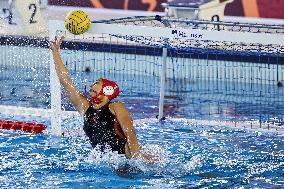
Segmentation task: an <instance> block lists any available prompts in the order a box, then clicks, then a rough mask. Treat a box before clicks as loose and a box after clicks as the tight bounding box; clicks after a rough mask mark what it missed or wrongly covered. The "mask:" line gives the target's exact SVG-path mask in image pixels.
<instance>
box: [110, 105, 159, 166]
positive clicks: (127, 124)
mask: <svg viewBox="0 0 284 189" xmlns="http://www.w3.org/2000/svg"><path fill="white" fill-rule="evenodd" d="M111 106H112V107H111V109H113V111H114V113H115V114H116V118H117V120H118V122H119V124H120V126H121V128H122V131H123V133H124V135H125V136H126V139H127V146H128V148H129V152H130V158H143V159H144V160H147V161H149V162H154V160H153V159H152V158H153V157H152V156H151V155H149V154H144V153H141V150H140V145H139V143H138V140H137V136H136V133H135V129H134V126H133V120H132V118H131V115H130V113H129V111H128V110H127V109H126V107H125V106H124V104H122V103H121V102H114V103H112V105H111Z"/></svg>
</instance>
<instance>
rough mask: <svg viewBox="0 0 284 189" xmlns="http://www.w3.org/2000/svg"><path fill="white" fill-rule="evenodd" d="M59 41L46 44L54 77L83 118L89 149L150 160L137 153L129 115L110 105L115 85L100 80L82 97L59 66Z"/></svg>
mask: <svg viewBox="0 0 284 189" xmlns="http://www.w3.org/2000/svg"><path fill="white" fill-rule="evenodd" d="M62 41H63V37H58V38H55V40H54V41H52V42H51V43H50V48H51V50H52V55H53V59H54V62H55V69H56V73H57V75H58V78H59V81H60V83H61V85H62V86H63V87H64V90H65V92H66V94H67V96H68V97H69V99H70V101H71V103H72V104H73V105H74V107H75V108H76V110H77V111H78V112H79V113H80V115H81V116H83V117H84V127H83V128H84V131H85V134H86V135H87V136H88V137H89V140H90V143H91V145H92V147H93V148H95V147H96V148H97V147H98V148H99V149H100V150H101V151H104V150H106V149H110V150H111V151H117V152H118V153H119V154H125V156H126V157H127V158H139V157H142V158H143V159H145V160H150V155H147V154H142V153H141V151H140V146H139V143H138V140H137V137H136V133H135V130H134V127H133V121H132V118H131V115H130V113H129V112H128V110H127V109H126V107H125V106H124V104H123V103H121V102H112V101H111V100H112V99H114V98H116V97H117V96H118V95H119V88H118V85H117V84H116V83H115V82H114V81H110V80H107V79H104V78H100V79H98V80H97V81H95V83H93V84H91V85H90V92H89V96H90V98H87V97H86V96H84V95H82V94H81V93H80V91H79V90H78V89H77V87H76V86H75V85H74V84H73V82H72V81H71V79H70V76H69V73H68V70H67V69H66V67H65V66H64V64H63V62H62V59H61V56H60V52H59V50H60V45H61V43H62Z"/></svg>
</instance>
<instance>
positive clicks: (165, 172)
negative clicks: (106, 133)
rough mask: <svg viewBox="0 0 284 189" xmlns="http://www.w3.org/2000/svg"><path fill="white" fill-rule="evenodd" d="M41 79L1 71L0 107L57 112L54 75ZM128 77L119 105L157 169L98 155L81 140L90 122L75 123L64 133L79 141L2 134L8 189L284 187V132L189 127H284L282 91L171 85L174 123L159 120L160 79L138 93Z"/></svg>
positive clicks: (2, 172)
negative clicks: (230, 123) (253, 123)
mask: <svg viewBox="0 0 284 189" xmlns="http://www.w3.org/2000/svg"><path fill="white" fill-rule="evenodd" d="M33 72H34V71H33V68H30V69H28V70H24V71H20V72H19V73H18V75H17V76H15V77H13V76H14V75H13V74H12V73H13V72H12V71H11V70H10V69H6V68H5V69H4V68H3V69H1V75H0V86H1V88H2V90H1V91H0V104H1V105H15V106H24V107H38V108H50V92H49V80H48V73H49V71H48V70H44V69H41V71H40V72H39V73H40V74H36V77H35V78H33V77H32V75H34V74H33ZM80 74H81V75H80ZM80 74H79V75H78V73H71V76H72V77H75V78H76V79H77V80H76V84H77V86H78V87H79V89H80V90H81V91H82V90H83V85H84V84H85V83H87V84H88V83H90V82H93V78H94V77H96V78H99V77H97V75H96V73H91V74H89V75H92V77H90V78H87V80H85V78H86V77H87V76H88V74H87V73H80ZM117 77H120V76H117ZM111 79H115V78H111ZM123 79H124V78H123V77H122V79H120V80H119V79H118V80H116V81H118V82H121V84H122V87H121V88H122V95H121V96H120V97H119V100H121V101H122V102H124V103H125V104H126V106H127V108H128V109H129V111H130V112H131V114H132V116H133V118H134V123H135V128H136V133H137V136H138V139H139V142H140V144H141V145H142V146H143V150H145V151H150V152H152V153H153V155H156V156H155V157H156V159H157V163H155V164H148V163H146V162H143V161H140V160H126V159H125V158H124V157H122V156H119V155H117V154H115V153H106V154H100V153H99V152H98V151H96V150H93V149H92V148H91V145H90V144H89V142H88V140H87V138H86V136H85V135H84V134H83V132H82V124H83V122H82V120H81V119H80V118H76V119H67V120H64V121H63V128H64V129H65V130H66V131H70V133H73V135H72V136H70V135H68V134H66V135H65V136H64V137H55V136H51V135H49V132H50V127H49V128H48V130H47V133H44V134H42V135H34V134H27V133H23V132H20V131H10V130H0V188H170V189H172V188H283V187H284V171H283V170H284V142H283V141H284V140H283V139H284V134H283V132H272V131H271V132H268V131H263V130H242V129H236V128H227V127H213V126H210V125H196V124H191V122H190V121H189V120H188V119H192V118H194V119H205V120H206V119H217V120H220V119H221V120H235V119H238V120H240V121H242V120H253V119H260V120H262V121H269V119H270V118H275V119H276V121H277V123H278V124H279V126H281V127H283V126H282V125H283V124H282V123H283V111H284V106H283V104H284V103H283V99H284V98H283V97H284V89H283V87H282V88H281V87H280V88H279V87H277V86H271V85H261V84H243V83H233V82H231V83H229V82H227V83H215V84H214V83H212V82H209V81H195V82H194V83H192V82H185V83H179V82H176V81H175V80H173V81H171V80H168V81H167V83H168V85H169V86H167V88H166V99H165V115H166V117H167V118H166V120H164V121H162V122H158V121H157V119H156V118H155V117H156V115H157V112H158V106H157V105H158V97H159V90H157V89H158V87H157V84H159V81H157V78H147V79H143V82H142V83H141V82H135V78H134V81H132V83H133V85H128V83H126V82H123V81H124V80H123ZM136 79H137V78H136ZM170 86H174V87H175V88H172V87H170ZM141 88H142V90H141ZM176 89H178V90H176ZM259 91H260V92H259ZM244 92H245V94H243V93H244ZM62 99H63V100H62V104H63V109H64V110H74V108H73V107H72V106H71V105H70V103H69V101H68V99H67V97H66V96H65V95H64V94H63V95H62ZM178 117H180V118H178ZM186 118H187V119H186ZM0 119H16V120H25V121H36V122H41V123H45V124H47V125H48V126H50V122H49V121H48V120H40V119H38V118H33V117H25V118H24V117H12V116H0ZM66 133H68V132H66ZM74 133H75V134H74Z"/></svg>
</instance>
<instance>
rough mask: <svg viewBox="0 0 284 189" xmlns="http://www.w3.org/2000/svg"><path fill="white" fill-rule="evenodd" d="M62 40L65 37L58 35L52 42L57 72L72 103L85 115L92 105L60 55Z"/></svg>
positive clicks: (51, 46)
mask: <svg viewBox="0 0 284 189" xmlns="http://www.w3.org/2000/svg"><path fill="white" fill-rule="evenodd" d="M62 41H63V37H56V38H55V40H54V41H52V42H51V43H50V48H51V51H52V55H53V59H54V64H55V69H56V73H57V76H58V78H59V81H60V84H61V85H62V86H63V87H64V91H65V93H66V94H67V96H68V97H69V99H70V101H71V103H72V104H73V105H74V106H75V108H76V110H77V111H78V112H79V113H80V114H81V115H84V113H85V112H86V110H87V109H88V107H89V106H90V103H89V101H88V100H87V98H86V97H85V96H83V95H82V94H81V93H80V91H79V90H78V89H77V87H76V86H75V85H74V83H73V82H72V80H71V79H70V76H69V72H68V70H67V69H66V67H65V65H64V64H63V62H62V59H61V55H60V45H61V43H62Z"/></svg>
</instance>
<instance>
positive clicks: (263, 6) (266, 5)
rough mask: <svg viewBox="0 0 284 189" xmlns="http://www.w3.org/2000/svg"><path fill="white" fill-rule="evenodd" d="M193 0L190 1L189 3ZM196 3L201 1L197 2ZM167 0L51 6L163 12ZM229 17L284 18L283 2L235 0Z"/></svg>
mask: <svg viewBox="0 0 284 189" xmlns="http://www.w3.org/2000/svg"><path fill="white" fill-rule="evenodd" d="M190 1H192V0H189V2H190ZM195 1H196V2H198V1H200V0H195ZM167 2H168V1H167V0H80V1H77V0H65V1H61V0H49V1H48V4H49V5H56V6H78V7H92V8H105V9H119V10H138V11H156V12H163V11H164V8H163V6H162V3H167ZM225 15H227V16H245V17H260V18H279V19H283V18H284V1H283V0H234V1H233V2H232V3H230V4H228V5H227V6H226V8H225Z"/></svg>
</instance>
